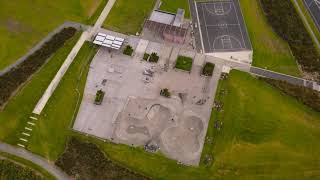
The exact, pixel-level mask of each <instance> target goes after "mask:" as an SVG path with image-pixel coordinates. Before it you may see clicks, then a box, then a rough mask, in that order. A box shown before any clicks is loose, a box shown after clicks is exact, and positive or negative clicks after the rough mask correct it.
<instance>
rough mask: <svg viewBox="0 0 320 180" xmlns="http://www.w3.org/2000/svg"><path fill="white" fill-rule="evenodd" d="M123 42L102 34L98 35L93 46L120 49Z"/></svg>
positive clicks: (121, 39) (117, 38)
mask: <svg viewBox="0 0 320 180" xmlns="http://www.w3.org/2000/svg"><path fill="white" fill-rule="evenodd" d="M123 42H124V39H123V38H120V37H115V36H111V35H107V34H104V33H98V34H97V36H96V37H95V39H94V41H93V43H94V44H97V45H99V46H103V47H107V48H112V49H120V48H121V46H122V45H123Z"/></svg>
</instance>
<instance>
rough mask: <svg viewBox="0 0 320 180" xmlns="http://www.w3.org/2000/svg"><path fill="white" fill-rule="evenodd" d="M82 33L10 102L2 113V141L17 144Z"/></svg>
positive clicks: (35, 75) (70, 41)
mask: <svg viewBox="0 0 320 180" xmlns="http://www.w3.org/2000/svg"><path fill="white" fill-rule="evenodd" d="M80 35H81V33H80V32H78V33H77V34H76V35H75V36H74V37H73V38H71V39H70V40H68V41H67V43H66V44H65V45H64V46H63V47H62V48H60V49H59V50H58V51H57V52H56V53H55V54H54V55H53V56H52V58H50V60H49V61H48V62H47V64H45V65H44V66H43V67H42V68H41V69H40V71H38V72H37V73H35V74H34V75H33V76H32V77H31V79H30V80H29V81H28V82H27V83H26V84H25V85H24V87H23V88H22V89H21V90H20V91H19V92H18V93H17V94H16V95H15V96H14V97H13V98H12V99H10V100H9V102H8V104H7V105H6V106H5V108H4V110H3V111H2V112H0V140H2V141H5V142H7V143H10V144H16V142H17V140H18V139H19V138H18V137H20V134H21V132H22V130H23V129H24V126H25V125H26V123H27V121H28V120H29V119H28V118H29V116H30V115H31V113H32V110H33V108H34V107H35V105H36V104H37V102H38V100H39V99H40V98H41V96H42V94H43V92H44V91H45V90H46V88H47V87H48V85H49V83H50V82H51V80H52V79H53V77H54V76H55V74H56V72H57V71H58V69H59V68H60V66H61V65H62V63H63V62H64V60H65V58H66V57H67V56H68V54H69V52H70V51H71V49H72V48H73V46H74V45H75V44H76V42H77V40H78V39H79V37H80Z"/></svg>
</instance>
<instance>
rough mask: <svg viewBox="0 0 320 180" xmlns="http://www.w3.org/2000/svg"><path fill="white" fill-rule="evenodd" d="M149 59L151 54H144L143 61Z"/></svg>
mask: <svg viewBox="0 0 320 180" xmlns="http://www.w3.org/2000/svg"><path fill="white" fill-rule="evenodd" d="M149 57H150V54H148V53H144V55H143V60H145V61H147V60H148V59H149Z"/></svg>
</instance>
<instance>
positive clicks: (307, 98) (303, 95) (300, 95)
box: [260, 78, 320, 111]
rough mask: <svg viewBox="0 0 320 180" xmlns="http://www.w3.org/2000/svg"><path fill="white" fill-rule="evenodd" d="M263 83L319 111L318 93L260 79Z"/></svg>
mask: <svg viewBox="0 0 320 180" xmlns="http://www.w3.org/2000/svg"><path fill="white" fill-rule="evenodd" d="M260 79H262V80H263V81H265V82H267V83H269V84H270V85H272V86H273V87H276V88H278V89H280V90H281V91H282V92H284V93H286V94H288V95H289V96H292V97H294V98H296V99H297V100H298V101H300V102H302V103H303V104H305V105H307V106H309V107H311V108H312V109H314V110H316V111H320V92H318V91H314V90H312V89H309V88H306V87H303V86H297V85H292V84H289V83H287V82H285V81H279V80H274V79H269V78H260Z"/></svg>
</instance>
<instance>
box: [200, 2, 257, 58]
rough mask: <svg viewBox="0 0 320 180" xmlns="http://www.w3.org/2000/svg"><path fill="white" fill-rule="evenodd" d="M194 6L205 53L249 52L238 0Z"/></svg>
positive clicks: (249, 45) (248, 41) (248, 43)
mask: <svg viewBox="0 0 320 180" xmlns="http://www.w3.org/2000/svg"><path fill="white" fill-rule="evenodd" d="M196 4H197V13H198V19H199V24H200V29H201V35H202V43H203V48H204V51H205V53H211V52H228V51H244V50H251V44H250V40H249V37H248V34H247V30H246V26H245V24H244V20H243V17H242V13H241V9H240V5H239V2H238V0H223V1H219V0H218V1H206V2H197V3H196Z"/></svg>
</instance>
